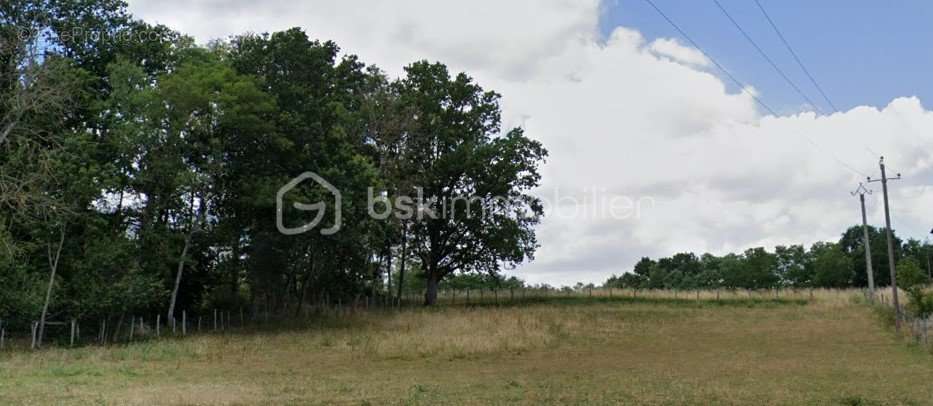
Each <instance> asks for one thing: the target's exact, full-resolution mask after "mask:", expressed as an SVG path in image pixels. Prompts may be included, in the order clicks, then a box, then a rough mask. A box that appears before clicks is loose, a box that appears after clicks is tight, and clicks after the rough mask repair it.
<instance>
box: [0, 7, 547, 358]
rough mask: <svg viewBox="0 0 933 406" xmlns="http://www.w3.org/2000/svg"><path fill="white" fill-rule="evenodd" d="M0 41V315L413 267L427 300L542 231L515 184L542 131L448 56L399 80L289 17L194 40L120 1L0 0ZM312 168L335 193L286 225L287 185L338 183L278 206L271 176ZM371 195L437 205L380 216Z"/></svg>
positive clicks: (247, 297)
mask: <svg viewBox="0 0 933 406" xmlns="http://www.w3.org/2000/svg"><path fill="white" fill-rule="evenodd" d="M0 46H2V48H0V320H3V322H4V323H5V324H6V325H7V326H13V327H11V328H15V327H20V328H22V327H24V326H26V325H27V323H31V322H32V321H34V320H40V319H42V320H47V319H56V318H58V317H67V318H79V319H94V320H110V319H121V318H122V317H123V316H124V315H127V314H133V313H136V314H143V313H146V312H148V314H155V313H160V314H162V315H164V316H165V317H167V319H166V320H168V319H172V318H174V317H175V315H176V314H177V313H178V312H179V311H180V310H181V309H187V310H194V311H196V310H198V309H207V308H212V307H228V308H247V309H251V310H252V311H253V312H256V311H264V312H272V313H278V314H289V313H291V312H298V311H300V310H301V308H302V306H305V305H307V304H309V303H320V302H321V301H325V300H328V301H337V300H343V301H344V302H345V303H346V302H348V301H349V300H351V299H354V298H360V297H367V298H371V299H373V298H377V297H379V298H389V299H391V298H395V297H397V296H399V295H401V294H402V287H403V286H406V284H408V283H410V280H411V279H412V278H418V279H419V280H420V281H422V283H423V285H424V302H425V303H426V304H433V303H434V302H435V301H436V298H437V290H438V287H439V285H440V284H441V283H442V281H444V280H446V279H448V278H451V277H453V276H454V275H458V274H481V275H498V274H499V272H500V270H502V269H503V268H505V267H509V266H512V265H515V264H518V263H521V262H524V261H528V260H530V259H532V258H533V255H534V251H535V249H536V248H537V246H538V244H537V240H536V238H535V233H534V226H535V225H536V224H537V223H538V222H539V221H540V219H541V216H542V215H543V209H542V204H541V202H540V201H539V200H538V199H537V198H535V197H533V196H531V195H530V194H529V193H528V192H529V191H530V190H531V189H533V188H534V187H536V186H538V184H539V182H540V178H541V177H540V174H539V172H538V166H539V165H540V164H541V163H542V162H543V160H544V159H545V158H546V156H547V151H546V150H545V148H544V146H543V145H541V144H540V143H539V142H537V141H534V140H532V139H530V138H528V137H527V136H526V135H525V134H524V132H523V130H522V129H521V128H502V125H501V108H500V104H499V100H500V95H499V94H497V93H495V92H493V91H489V90H485V89H483V88H482V87H481V86H480V85H479V84H477V83H476V82H475V81H474V80H473V79H472V78H471V77H469V76H468V75H466V74H464V73H459V74H452V73H451V72H449V71H448V69H447V67H446V66H445V65H443V64H441V63H432V62H427V61H418V62H414V63H412V64H411V65H409V66H407V67H405V70H404V74H403V76H402V77H400V78H397V79H393V78H389V77H388V76H387V75H386V74H385V73H384V72H383V71H381V70H380V69H378V68H377V67H375V66H373V65H367V64H365V63H363V62H361V61H360V59H359V58H358V57H356V56H354V55H350V54H344V53H342V52H341V50H340V48H339V47H338V46H337V44H335V43H333V42H331V41H320V40H316V39H313V38H310V37H309V36H308V35H307V34H306V33H305V32H303V31H302V30H301V29H297V28H293V29H290V30H286V31H282V32H275V33H271V34H259V35H257V34H244V35H238V36H233V37H231V38H228V39H226V40H222V41H214V42H212V43H210V44H209V45H207V46H199V45H197V44H195V42H194V41H193V40H192V39H191V38H190V37H188V36H185V35H184V34H183V33H178V32H175V31H173V30H171V29H169V28H167V27H164V26H161V25H150V24H148V23H146V22H144V21H140V20H137V19H134V18H133V17H132V16H131V15H130V14H129V13H128V12H127V10H126V4H125V3H124V2H123V1H120V0H94V1H84V0H10V1H4V2H3V3H2V4H0ZM309 171H310V172H313V173H315V174H318V175H319V176H320V177H322V178H325V179H326V180H327V181H328V182H329V183H331V184H333V185H334V187H335V188H337V189H339V191H340V193H341V195H342V196H341V198H342V199H341V201H340V205H339V209H340V215H341V221H340V224H339V227H340V229H339V232H336V233H332V234H325V233H321V232H318V231H319V230H310V231H308V232H306V233H303V234H300V235H284V234H282V233H281V232H280V230H279V229H277V223H276V218H277V214H283V215H284V217H285V219H286V220H285V223H286V225H288V226H294V225H296V224H300V223H301V222H302V221H306V220H308V213H306V212H302V211H300V210H297V209H296V208H295V207H294V206H295V204H296V203H304V204H311V203H316V202H327V201H328V199H330V198H332V197H331V196H328V195H327V194H326V191H325V190H323V189H322V188H320V187H315V186H314V185H313V184H310V183H309V184H303V185H300V186H298V187H296V188H294V189H293V190H291V191H289V193H288V195H286V196H285V198H284V201H283V202H282V203H283V204H282V207H283V209H282V210H283V211H284V213H282V212H279V211H278V210H279V209H278V207H277V202H276V195H277V191H278V190H279V188H280V187H282V186H283V185H285V184H287V183H288V182H289V180H291V179H294V178H295V177H296V176H298V175H300V174H302V173H305V172H309ZM463 197H467V198H469V199H461V198H463ZM373 201H375V202H376V203H378V204H379V206H378V207H377V208H378V209H380V210H383V209H392V210H398V211H401V212H402V214H412V213H411V211H412V210H414V211H417V214H422V213H429V214H435V215H427V216H421V215H418V216H411V215H409V216H405V215H391V216H375V215H373V211H374V210H373V204H372V203H373ZM412 201H417V202H418V204H417V205H415V206H413V207H414V209H412V206H405V205H404V204H403V203H406V202H408V203H411V202H412ZM405 207H408V209H405ZM326 209H327V210H330V211H332V210H336V209H338V207H337V204H336V203H333V204H332V205H329V206H326ZM406 210H407V211H408V213H405V211H406ZM476 211H480V212H481V213H482V215H476V213H475V212H476ZM437 213H443V214H444V215H436V214H437ZM328 215H329V214H328ZM325 221H327V220H325ZM336 221H337V220H333V221H332V222H331V223H325V226H334V225H335V224H332V223H335V222H336ZM406 269H418V270H419V272H418V273H417V274H413V275H406ZM392 272H394V273H395V274H396V275H397V278H393V277H390V276H389V275H390V273H392ZM42 325H43V326H44V323H42ZM39 335H40V340H41V336H42V334H41V333H40V334H39Z"/></svg>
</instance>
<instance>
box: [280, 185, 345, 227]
mask: <svg viewBox="0 0 933 406" xmlns="http://www.w3.org/2000/svg"><path fill="white" fill-rule="evenodd" d="M305 181H308V182H314V184H315V185H317V186H319V187H321V188H323V189H324V190H326V191H327V192H328V193H329V194H330V195H331V196H332V197H333V199H334V204H333V210H334V223H333V225H332V226H330V227H328V228H322V229H321V230H320V233H321V235H333V234H334V233H336V232H338V231H340V226H341V225H342V217H341V215H342V213H341V204H342V199H343V198H342V196H341V194H340V190H338V189H337V188H336V187H334V185H332V184H331V183H330V182H328V181H327V180H326V179H324V178H322V177H321V176H320V175H318V174H316V173H314V172H305V173H302V174H301V175H298V176H297V177H295V178H294V179H292V180H291V181H289V182H288V183H286V184H285V185H284V186H282V187H281V188H279V191H278V193H276V194H275V226H276V228H278V229H279V232H280V233H282V234H284V235H298V234H303V233H306V232H308V231H310V230H313V229H314V228H315V227H317V226H318V225H319V224H321V220H323V219H324V214H326V212H327V203H326V202H317V203H301V202H293V203H292V207H294V208H295V209H297V210H299V211H306V212H307V211H314V212H316V214H315V216H314V218H313V219H312V220H311V221H309V222H307V223H304V224H302V225H300V226H298V227H288V226H286V225H285V195H286V194H288V192H290V191H292V190H293V189H295V188H297V187H298V186H299V185H301V184H302V183H304V182H305Z"/></svg>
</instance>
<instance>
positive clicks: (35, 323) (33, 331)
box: [30, 321, 38, 350]
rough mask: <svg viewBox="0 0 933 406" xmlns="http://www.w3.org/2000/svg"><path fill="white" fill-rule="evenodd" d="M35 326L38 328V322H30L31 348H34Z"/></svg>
mask: <svg viewBox="0 0 933 406" xmlns="http://www.w3.org/2000/svg"><path fill="white" fill-rule="evenodd" d="M36 328H38V323H37V322H35V321H34V322H32V344H31V345H30V348H32V349H33V350H34V349H36Z"/></svg>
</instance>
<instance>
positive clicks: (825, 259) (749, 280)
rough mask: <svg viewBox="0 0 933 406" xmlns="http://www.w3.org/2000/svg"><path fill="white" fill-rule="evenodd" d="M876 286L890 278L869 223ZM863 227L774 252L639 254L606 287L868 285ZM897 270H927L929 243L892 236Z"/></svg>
mask: <svg viewBox="0 0 933 406" xmlns="http://www.w3.org/2000/svg"><path fill="white" fill-rule="evenodd" d="M868 232H869V244H870V246H871V258H872V269H873V274H874V280H875V285H876V286H888V285H890V282H891V277H890V271H889V269H890V267H889V265H888V263H889V262H888V249H887V240H886V237H885V232H884V229H878V228H875V227H871V226H869V228H868ZM862 235H863V234H862V227H861V226H854V227H851V228H849V229H848V230H846V232H845V233H844V234H843V235H842V238H841V239H840V240H839V241H838V242H818V243H816V244H813V245H812V246H810V247H809V249H808V248H806V247H804V246H803V245H790V246H778V247H776V248H775V249H774V251H773V252H769V251H767V250H766V249H764V248H752V249H749V250H746V251H745V252H743V253H740V254H728V255H724V256H715V255H711V254H703V255H700V256H697V255H696V254H693V253H680V254H676V255H674V256H671V257H667V258H660V259H657V260H654V259H651V258H642V259H641V261H639V262H638V263H637V264H636V265H635V267H634V269H632V271H631V272H627V273H624V274H622V275H620V276H616V275H613V276H612V277H610V278H609V279H608V280H607V281H606V282H605V286H606V287H626V288H644V289H704V288H726V289H771V288H785V287H786V288H809V287H815V288H848V287H866V286H868V273H867V271H866V269H867V267H866V263H865V245H864V243H863V237H862ZM894 241H895V244H894V246H895V249H894V255H895V261H896V268H897V269H898V274H901V273H905V274H917V273H920V274H923V275H928V274H929V273H930V272H931V269H930V266H931V262H930V261H931V255H933V245H930V244H927V243H924V242H920V241H917V240H913V239H909V240H907V241H906V242H903V241H901V240H900V239H899V238H897V236H896V235H895V236H894Z"/></svg>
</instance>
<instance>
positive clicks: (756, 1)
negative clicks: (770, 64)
mask: <svg viewBox="0 0 933 406" xmlns="http://www.w3.org/2000/svg"><path fill="white" fill-rule="evenodd" d="M718 3H719V2H718V1H717V4H718ZM755 4H757V5H758V9H759V10H761V13H762V14H764V16H765V19H767V20H768V24H770V25H771V28H773V29H774V32H775V33H776V34H777V36H778V38H780V39H781V42H782V43H784V47H786V48H787V51H789V52H790V54H791V56H793V57H794V60H795V61H797V66H800V69H801V70H803V73H805V74H806V75H807V78H809V79H810V83H813V87H815V88H816V90H817V91H818V92H820V95H821V96H823V100H826V104H829V107H832V109H833V111H834V112H836V113H838V112H839V109H837V108H836V105H835V104H833V102H832V100H830V99H829V96H827V95H826V92H824V91H823V87H822V86H820V84H819V83H817V81H816V78H814V77H813V75H811V74H810V70H808V69H807V67H806V66H805V65H804V64H803V61H801V60H800V57H798V56H797V53H796V52H794V48H793V47H791V46H790V43H789V42H787V39H786V38H784V34H782V33H781V30H780V29H778V27H777V24H775V23H774V20H772V19H771V16H770V15H769V14H768V12H767V11H765V8H764V6H762V5H761V2H759V1H758V0H755Z"/></svg>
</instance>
